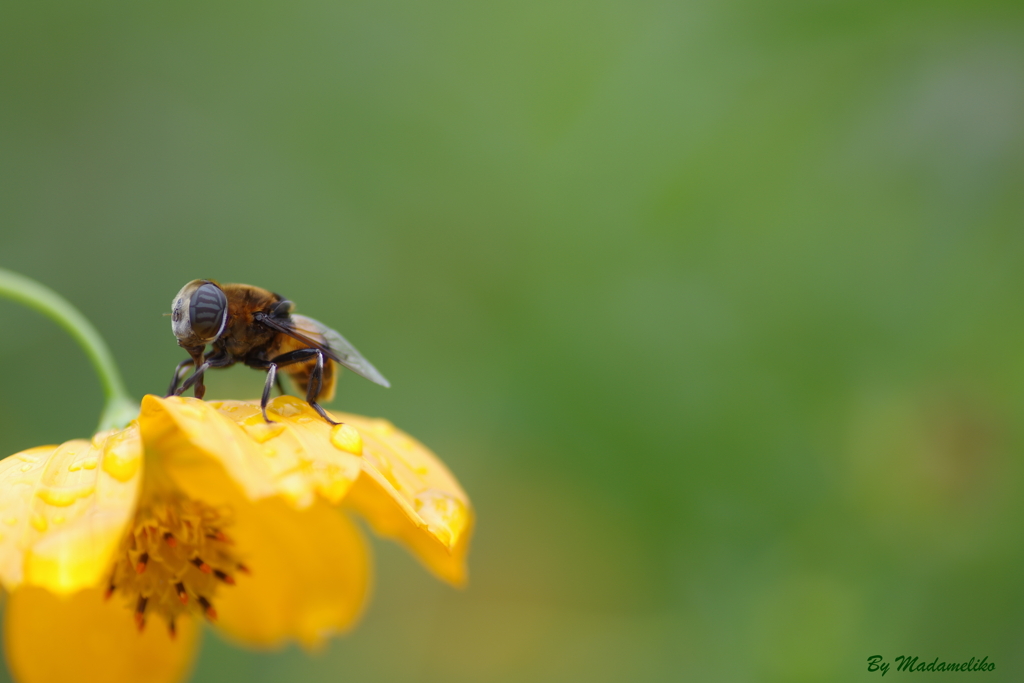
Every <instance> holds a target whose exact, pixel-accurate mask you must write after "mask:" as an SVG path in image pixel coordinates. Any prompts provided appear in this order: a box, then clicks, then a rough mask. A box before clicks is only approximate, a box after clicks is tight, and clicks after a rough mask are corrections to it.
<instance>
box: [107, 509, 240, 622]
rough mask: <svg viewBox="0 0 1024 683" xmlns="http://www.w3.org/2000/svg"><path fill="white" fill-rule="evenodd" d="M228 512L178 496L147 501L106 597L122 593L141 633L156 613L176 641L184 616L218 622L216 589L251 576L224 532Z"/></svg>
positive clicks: (116, 565) (139, 511) (121, 553)
mask: <svg viewBox="0 0 1024 683" xmlns="http://www.w3.org/2000/svg"><path fill="white" fill-rule="evenodd" d="M230 512H231V511H230V509H225V508H215V507H213V506H210V505H207V504H206V503H203V502H202V501H198V500H194V499H190V498H186V497H184V496H183V495H181V494H179V493H163V494H157V495H155V496H154V497H151V498H147V499H146V500H144V501H143V502H142V503H141V504H140V505H139V507H138V509H137V510H136V512H135V520H134V523H133V524H132V527H131V529H130V530H129V532H128V534H127V535H126V536H125V539H124V541H123V542H122V544H121V548H120V550H119V551H118V556H117V559H116V561H115V562H114V566H113V569H112V571H111V573H110V575H109V578H108V580H107V581H106V590H105V591H104V597H105V598H106V599H108V600H109V599H110V598H111V597H112V596H113V595H114V593H115V592H116V593H117V595H118V596H122V595H123V596H124V598H123V600H124V606H125V608H126V609H127V610H128V611H129V612H130V613H131V614H132V618H133V620H134V621H135V626H136V628H138V629H139V630H140V631H141V630H143V629H144V628H145V626H146V622H147V621H149V620H150V619H149V617H150V616H151V613H156V614H157V615H158V616H160V617H161V618H162V619H163V620H164V623H165V624H166V625H167V631H168V633H169V634H170V636H171V637H172V638H173V637H175V635H176V633H177V622H178V620H179V619H180V618H181V617H182V616H183V615H188V614H190V613H192V614H203V615H204V616H205V617H206V618H207V619H211V620H214V619H217V610H216V609H214V606H213V603H214V602H216V600H217V596H218V593H217V591H218V590H224V589H223V588H221V587H222V586H224V585H228V586H233V585H236V579H237V576H238V574H237V572H242V573H246V574H247V573H249V570H248V568H247V567H246V566H245V565H243V564H242V563H241V562H239V560H240V559H241V558H239V557H238V556H237V555H235V553H234V548H233V546H232V545H231V538H230V537H229V536H228V535H227V534H226V533H224V532H223V531H222V530H221V529H223V528H225V527H226V526H227V525H228V524H230V522H231V518H230ZM190 566H191V567H194V568H195V569H198V570H199V571H192V570H191V569H190V568H189V567H190Z"/></svg>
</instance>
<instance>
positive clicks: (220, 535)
mask: <svg viewBox="0 0 1024 683" xmlns="http://www.w3.org/2000/svg"><path fill="white" fill-rule="evenodd" d="M211 531H212V533H209V534H206V537H207V538H209V539H210V540H212V541H220V542H221V543H227V544H228V545H234V543H235V542H234V541H232V540H231V538H230V537H228V535H227V534H225V533H224V532H223V531H221V530H220V529H212V530H211Z"/></svg>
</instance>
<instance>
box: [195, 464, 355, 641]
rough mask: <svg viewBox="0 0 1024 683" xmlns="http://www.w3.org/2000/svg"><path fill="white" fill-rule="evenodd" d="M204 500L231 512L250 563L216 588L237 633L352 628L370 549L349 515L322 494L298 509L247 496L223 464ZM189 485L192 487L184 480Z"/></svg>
mask: <svg viewBox="0 0 1024 683" xmlns="http://www.w3.org/2000/svg"><path fill="white" fill-rule="evenodd" d="M217 476H218V475H211V476H210V477H208V478H207V481H206V484H204V488H206V489H207V490H206V493H205V494H204V500H205V501H206V502H207V503H210V504H213V505H217V506H224V507H226V508H230V509H231V510H232V511H233V517H234V519H233V521H232V524H231V526H230V528H229V532H230V536H231V539H232V542H233V543H234V547H235V548H237V549H238V554H239V556H240V557H241V559H242V561H243V562H244V563H245V567H246V569H247V570H248V571H249V572H250V573H248V574H246V573H245V572H244V571H241V572H240V573H238V574H236V575H235V577H234V579H235V585H234V586H231V587H227V588H225V589H224V590H222V591H220V592H219V593H218V594H217V598H216V604H215V606H216V609H217V614H218V621H217V623H218V624H219V625H220V626H221V627H222V628H223V630H224V631H225V632H226V633H227V634H228V635H229V636H230V637H232V638H234V639H235V640H238V641H241V642H242V643H244V644H247V645H252V646H256V647H276V646H279V645H283V644H285V643H286V642H288V641H289V640H297V641H298V642H299V643H301V644H302V645H303V646H305V647H316V646H318V645H319V644H320V643H321V642H322V641H323V640H324V639H325V638H326V637H327V636H329V635H331V634H333V633H338V632H341V631H345V630H347V629H348V628H350V627H351V626H352V625H353V624H354V623H355V621H356V620H357V619H358V618H359V616H360V615H361V614H362V610H363V606H364V604H365V603H366V598H367V595H368V593H369V582H370V562H369V557H370V556H369V549H368V547H367V545H366V541H365V540H364V539H363V536H362V534H361V533H360V532H359V529H357V528H356V526H355V524H353V523H352V521H351V520H349V519H348V517H347V516H346V515H345V514H343V513H341V512H340V511H338V510H337V509H334V508H332V507H331V506H330V505H329V504H327V503H326V502H325V501H322V500H317V501H316V502H314V503H313V504H312V505H310V506H309V507H307V508H305V509H304V510H297V509H295V507H294V506H292V505H290V504H289V503H287V502H286V501H285V500H283V499H281V498H280V497H275V498H266V499H263V500H260V501H256V502H250V501H248V500H247V499H246V498H245V497H244V495H243V494H242V492H241V491H240V490H239V488H238V487H237V486H235V485H233V484H232V482H231V481H230V480H229V479H228V478H227V476H226V474H225V473H224V472H223V470H221V472H220V474H219V478H220V483H219V484H217V483H216V479H217ZM185 486H186V492H187V493H189V494H190V495H195V490H189V488H188V482H185Z"/></svg>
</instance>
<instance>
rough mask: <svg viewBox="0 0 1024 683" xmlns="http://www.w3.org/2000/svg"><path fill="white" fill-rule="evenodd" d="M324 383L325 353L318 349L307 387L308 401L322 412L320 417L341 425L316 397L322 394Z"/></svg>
mask: <svg viewBox="0 0 1024 683" xmlns="http://www.w3.org/2000/svg"><path fill="white" fill-rule="evenodd" d="M323 383H324V354H323V353H322V352H321V351H319V350H317V351H316V366H315V367H314V368H313V372H312V373H311V374H310V376H309V386H308V387H307V388H306V402H307V403H309V405H311V406H312V407H313V410H315V411H316V412H318V413H320V417H322V418H323V419H325V420H327V421H328V422H330V423H331V424H332V425H339V424H341V423H340V422H335V421H334V420H332V419H331V418H330V417H328V415H327V411H326V410H324V409H323V408H322V407H321V406H320V404H319V403H317V402H316V399H317V398H319V396H320V388H321V387H322V386H323Z"/></svg>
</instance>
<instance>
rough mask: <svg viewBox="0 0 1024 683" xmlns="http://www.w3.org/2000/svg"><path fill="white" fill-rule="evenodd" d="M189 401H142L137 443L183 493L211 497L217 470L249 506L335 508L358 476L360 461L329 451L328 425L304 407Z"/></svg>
mask: <svg viewBox="0 0 1024 683" xmlns="http://www.w3.org/2000/svg"><path fill="white" fill-rule="evenodd" d="M268 413H269V415H270V418H271V419H272V420H274V422H273V423H271V424H268V423H267V422H266V421H264V419H263V415H262V414H261V412H260V408H259V405H258V404H256V403H251V402H245V401H223V402H211V403H204V402H203V401H199V400H196V399H194V398H184V397H172V398H166V399H165V398H159V397H157V396H146V397H145V398H143V400H142V415H141V417H140V424H141V425H142V434H143V438H144V439H145V441H146V447H147V448H149V449H152V450H153V452H154V454H156V455H157V456H159V457H160V458H161V461H162V462H163V463H164V465H165V467H166V469H167V472H168V473H169V474H170V475H171V477H172V478H173V479H174V480H175V481H176V482H177V483H178V485H179V486H181V487H182V488H184V489H185V491H186V492H188V493H189V494H190V495H193V496H198V497H209V496H213V495H216V491H215V490H213V489H215V488H216V486H217V484H216V483H214V482H216V481H219V480H218V479H217V478H216V477H215V476H213V475H214V474H215V473H216V472H217V471H218V470H220V469H223V470H224V471H225V472H227V474H228V476H229V477H230V478H231V479H232V480H233V481H234V482H235V483H236V484H237V485H238V486H239V487H240V488H241V489H242V491H243V492H244V493H245V495H246V497H247V498H248V499H249V500H253V501H256V500H261V499H263V498H268V497H271V496H281V497H283V498H284V499H285V500H287V501H288V502H289V503H291V504H292V505H293V506H294V507H295V508H297V509H300V510H301V509H305V508H308V507H309V506H310V505H312V504H313V503H314V501H315V500H316V497H317V496H318V495H319V496H320V497H322V498H324V499H326V500H327V501H328V502H331V503H337V502H338V501H340V500H341V499H342V498H343V497H344V496H345V495H346V494H347V493H348V491H349V489H350V488H351V487H352V485H353V483H354V482H355V480H356V479H357V478H358V477H359V472H360V459H359V458H358V457H357V456H355V455H353V454H352V453H350V452H346V451H343V450H339V449H338V448H335V447H334V446H332V445H331V441H330V433H331V425H329V424H328V423H327V422H326V421H325V420H324V419H323V418H321V417H320V416H319V415H317V414H316V413H315V412H314V411H313V409H312V408H310V407H309V405H307V404H306V403H305V402H304V401H300V400H298V399H296V398H294V397H292V396H280V397H277V398H275V399H274V400H273V401H271V402H270V405H269V407H268Z"/></svg>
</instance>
